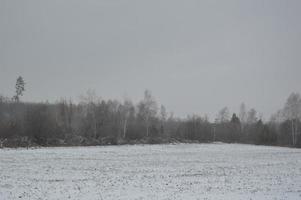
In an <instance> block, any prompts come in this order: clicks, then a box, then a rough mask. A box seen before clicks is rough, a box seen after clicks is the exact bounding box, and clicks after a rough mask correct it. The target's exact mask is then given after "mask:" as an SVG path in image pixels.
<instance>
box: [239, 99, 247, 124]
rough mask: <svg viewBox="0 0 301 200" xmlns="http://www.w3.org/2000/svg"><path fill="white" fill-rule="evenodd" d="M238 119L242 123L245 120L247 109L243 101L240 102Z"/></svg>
mask: <svg viewBox="0 0 301 200" xmlns="http://www.w3.org/2000/svg"><path fill="white" fill-rule="evenodd" d="M239 119H240V122H241V123H242V124H244V123H246V122H247V109H246V105H245V104H244V103H241V105H240V108H239Z"/></svg>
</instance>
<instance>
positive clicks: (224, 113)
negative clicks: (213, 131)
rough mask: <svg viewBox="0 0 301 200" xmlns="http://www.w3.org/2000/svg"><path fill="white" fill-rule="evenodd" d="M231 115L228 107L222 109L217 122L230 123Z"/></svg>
mask: <svg viewBox="0 0 301 200" xmlns="http://www.w3.org/2000/svg"><path fill="white" fill-rule="evenodd" d="M229 119H230V113H229V109H228V107H224V108H222V109H221V110H220V111H219V112H218V114H217V121H218V122H220V123H225V122H229Z"/></svg>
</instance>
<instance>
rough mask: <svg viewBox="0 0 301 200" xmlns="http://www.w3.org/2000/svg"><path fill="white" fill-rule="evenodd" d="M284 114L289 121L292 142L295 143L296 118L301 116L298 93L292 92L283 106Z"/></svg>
mask: <svg viewBox="0 0 301 200" xmlns="http://www.w3.org/2000/svg"><path fill="white" fill-rule="evenodd" d="M283 112H284V115H285V117H286V118H287V119H288V120H290V121H291V131H292V142H293V145H294V146H295V145H296V142H297V133H298V119H300V118H301V98H300V95H299V94H298V93H292V94H291V95H290V96H289V97H288V99H287V101H286V104H285V106H284V110H283Z"/></svg>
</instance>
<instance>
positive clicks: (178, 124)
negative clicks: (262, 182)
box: [0, 76, 301, 147]
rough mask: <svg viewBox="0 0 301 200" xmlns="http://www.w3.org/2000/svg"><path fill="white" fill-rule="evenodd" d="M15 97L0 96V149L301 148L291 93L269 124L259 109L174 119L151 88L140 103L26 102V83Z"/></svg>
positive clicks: (297, 105) (297, 107) (297, 102)
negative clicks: (196, 145) (177, 145)
mask: <svg viewBox="0 0 301 200" xmlns="http://www.w3.org/2000/svg"><path fill="white" fill-rule="evenodd" d="M15 88H16V94H15V96H14V97H12V98H9V97H4V96H0V147H36V146H88V145H119V144H158V143H177V142H185V143H194V142H196V143H205V142H206V143H208V142H226V143H246V144H258V145H277V146H290V147H301V135H300V130H299V127H301V123H300V119H301V98H300V94H298V93H292V94H291V95H290V96H289V97H288V98H287V100H286V102H285V103H284V106H283V108H280V109H279V110H278V111H275V114H274V115H272V116H271V117H270V119H269V120H268V121H265V120H263V119H262V118H261V117H260V115H258V113H257V111H256V110H255V109H253V108H252V109H247V107H246V105H245V104H244V103H242V104H241V105H240V110H239V113H233V114H232V113H230V111H229V109H228V108H227V107H224V108H222V109H221V110H220V111H219V112H218V114H217V116H216V119H215V120H214V121H213V122H211V121H209V119H208V117H207V116H206V115H204V116H201V115H197V114H193V115H189V116H187V117H186V118H178V117H175V116H174V115H173V114H172V112H168V111H167V110H166V108H165V107H164V106H163V105H159V104H158V103H157V101H156V100H155V98H154V96H153V95H152V93H151V92H150V91H149V90H146V91H145V92H144V98H143V99H142V100H140V101H139V102H138V103H136V104H135V103H133V102H132V101H131V100H130V99H125V100H124V101H123V102H120V101H117V100H103V99H101V98H99V97H98V96H97V95H96V94H95V93H94V92H93V91H88V92H87V94H86V95H84V96H82V97H81V100H80V102H79V103H74V102H72V101H71V100H65V99H61V100H59V101H57V102H55V103H49V102H41V103H32V102H23V101H22V100H21V97H22V95H23V93H24V91H25V81H24V80H23V78H22V77H21V76H20V77H18V79H17V81H16V86H15Z"/></svg>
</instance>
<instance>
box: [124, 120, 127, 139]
mask: <svg viewBox="0 0 301 200" xmlns="http://www.w3.org/2000/svg"><path fill="white" fill-rule="evenodd" d="M126 127H127V119H126V120H125V121H124V124H123V138H125V136H126Z"/></svg>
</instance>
